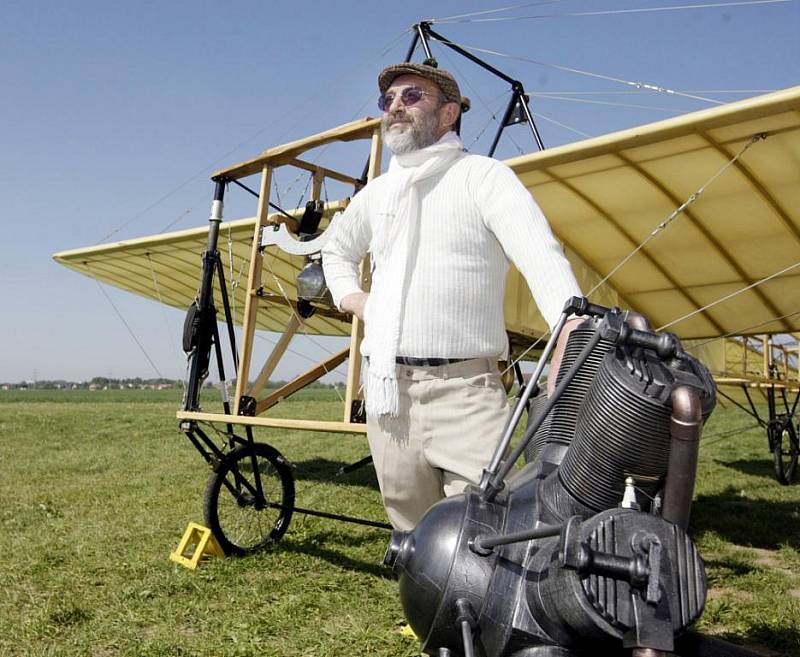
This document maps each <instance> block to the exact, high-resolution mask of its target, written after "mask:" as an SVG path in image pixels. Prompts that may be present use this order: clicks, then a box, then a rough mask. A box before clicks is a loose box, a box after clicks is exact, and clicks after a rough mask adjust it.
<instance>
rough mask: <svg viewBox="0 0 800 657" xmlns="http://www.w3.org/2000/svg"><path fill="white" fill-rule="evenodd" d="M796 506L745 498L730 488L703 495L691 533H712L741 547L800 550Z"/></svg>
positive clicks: (799, 520)
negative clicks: (781, 546) (783, 546)
mask: <svg viewBox="0 0 800 657" xmlns="http://www.w3.org/2000/svg"><path fill="white" fill-rule="evenodd" d="M798 508H799V507H798V504H797V503H796V502H774V501H770V500H758V499H750V498H747V497H743V496H742V495H741V494H740V491H739V490H738V489H737V488H734V487H733V486H728V488H726V489H725V490H724V491H722V492H721V493H718V494H716V495H700V496H698V497H697V499H696V500H695V502H694V504H693V505H692V518H691V531H692V533H694V534H698V533H700V532H703V531H713V532H715V533H717V534H719V535H720V536H721V537H723V538H724V539H726V540H728V541H731V542H732V543H736V544H738V545H749V546H752V547H758V548H766V549H770V550H776V549H778V548H779V547H780V545H781V544H783V543H788V544H789V545H791V546H793V547H800V517H799V516H798Z"/></svg>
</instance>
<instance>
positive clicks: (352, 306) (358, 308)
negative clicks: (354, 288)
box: [342, 292, 369, 322]
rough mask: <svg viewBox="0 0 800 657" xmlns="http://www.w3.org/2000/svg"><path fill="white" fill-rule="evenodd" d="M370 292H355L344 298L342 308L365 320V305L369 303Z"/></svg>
mask: <svg viewBox="0 0 800 657" xmlns="http://www.w3.org/2000/svg"><path fill="white" fill-rule="evenodd" d="M368 298H369V292H353V293H352V294H348V295H347V296H346V297H344V298H343V299H342V310H344V311H345V312H346V313H350V314H351V315H355V316H356V317H358V318H359V319H360V320H361V321H362V322H363V321H364V306H366V305H367V299H368Z"/></svg>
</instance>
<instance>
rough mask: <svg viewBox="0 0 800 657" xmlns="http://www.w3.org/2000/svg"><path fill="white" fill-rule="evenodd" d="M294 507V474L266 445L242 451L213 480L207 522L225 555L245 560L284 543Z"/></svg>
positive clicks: (206, 506)
mask: <svg viewBox="0 0 800 657" xmlns="http://www.w3.org/2000/svg"><path fill="white" fill-rule="evenodd" d="M293 508H294V476H293V475H292V470H291V468H290V467H289V464H288V463H287V462H286V460H285V459H284V458H283V456H281V454H280V452H278V451H277V450H276V449H275V448H274V447H271V446H270V445H267V444H265V443H253V444H252V447H251V446H250V445H241V446H239V447H236V448H235V449H234V450H233V451H231V452H230V453H229V454H228V455H227V456H226V457H225V458H224V459H223V460H222V461H221V462H220V463H219V465H218V466H217V468H216V470H215V471H214V472H213V473H212V475H211V476H210V477H209V479H208V484H207V486H206V494H205V503H204V512H205V520H206V524H207V525H208V527H209V528H210V529H211V531H212V532H213V534H214V536H215V537H216V539H217V541H218V542H219V544H220V546H221V547H222V549H223V550H224V551H225V554H228V555H236V556H242V555H245V554H249V553H251V552H255V551H257V550H260V549H262V548H264V547H266V546H267V545H269V544H271V543H274V542H276V541H278V540H280V539H281V537H282V536H283V535H284V534H285V533H286V530H287V528H288V527H289V522H290V521H291V519H292V512H293Z"/></svg>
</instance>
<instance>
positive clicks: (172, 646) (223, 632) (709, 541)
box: [0, 391, 800, 657]
mask: <svg viewBox="0 0 800 657" xmlns="http://www.w3.org/2000/svg"><path fill="white" fill-rule="evenodd" d="M179 394H180V393H179V392H177V391H161V392H155V391H141V392H139V391H102V392H89V391H69V392H67V391H52V392H48V391H26V392H13V391H2V392H0V474H1V476H2V479H0V530H1V533H0V585H2V589H1V590H0V655H2V656H3V657H6V656H9V657H11V656H18V655H19V656H26V657H38V656H45V655H47V656H59V657H60V656H62V655H65V656H67V655H69V656H71V655H89V656H92V657H110V656H117V655H119V656H130V657H133V656H136V657H173V656H175V657H188V656H203V657H205V656H214V657H217V656H224V657H228V656H230V657H234V656H238V657H245V656H256V655H258V656H266V657H268V656H281V657H284V656H308V657H311V656H320V657H322V656H324V657H327V656H334V655H336V656H338V655H341V656H345V655H347V656H350V655H370V656H372V655H376V656H381V657H383V656H385V657H389V656H391V657H403V656H406V655H417V654H418V651H417V646H416V644H415V643H414V642H412V641H410V640H409V639H407V638H404V637H403V636H401V635H400V633H399V628H400V626H401V624H402V622H403V614H402V610H401V608H400V604H399V600H398V596H397V593H396V583H395V582H394V580H393V579H392V577H391V576H390V574H389V572H387V570H386V569H384V568H383V566H381V565H380V562H381V560H382V556H383V552H384V549H385V546H386V541H387V538H388V535H387V532H385V531H383V530H379V529H371V528H365V527H358V526H353V525H345V524H342V523H335V522H331V521H329V520H324V519H316V518H296V519H294V520H293V521H292V525H291V527H290V528H289V532H288V533H287V535H286V537H285V538H284V540H283V541H282V542H281V543H280V545H279V546H278V547H277V548H276V549H271V550H268V551H266V552H264V553H261V554H258V555H256V556H252V557H248V558H244V559H215V560H213V561H211V562H209V563H208V564H205V565H203V566H201V567H200V568H199V569H198V570H196V571H189V570H186V569H184V568H182V567H180V566H176V565H175V564H173V563H172V562H170V561H169V558H168V557H169V553H170V552H171V551H172V550H173V549H175V547H176V546H177V544H178V541H179V539H180V537H181V535H182V533H183V530H184V529H185V527H186V525H187V523H188V522H189V521H192V520H194V521H199V522H202V520H203V518H202V496H203V490H204V487H205V481H206V478H207V475H208V470H207V468H206V466H205V465H204V462H203V461H202V459H201V458H200V456H199V455H198V454H197V453H196V452H195V451H194V448H193V447H192V446H191V445H190V444H189V442H188V441H187V440H186V438H185V437H184V436H183V435H182V434H181V433H180V432H179V431H178V428H177V422H176V420H175V419H174V411H175V409H176V407H177V406H178V404H179V401H180V400H179V398H178V396H179ZM280 408H281V414H283V415H285V416H286V417H306V416H308V415H313V416H314V417H318V418H323V417H328V418H336V417H338V415H339V413H340V405H339V402H338V399H337V397H336V396H335V394H334V393H333V392H331V391H309V392H308V393H304V394H300V395H297V396H296V397H295V398H292V400H289V401H287V402H286V403H284V404H282V405H281V407H280ZM752 424H753V421H752V420H751V419H749V418H748V417H747V416H745V415H744V414H743V413H741V412H740V411H718V412H716V413H715V415H714V416H713V417H712V419H711V421H710V422H709V425H708V426H707V427H706V432H705V438H704V442H703V445H702V448H701V461H700V466H699V477H698V486H697V501H696V504H695V505H694V508H693V517H692V526H691V533H692V535H693V536H694V538H695V540H696V541H697V542H698V545H699V547H700V550H701V553H702V554H703V556H704V558H705V561H706V566H707V570H708V575H709V581H710V586H711V587H712V589H711V594H710V599H709V602H708V604H707V606H706V611H705V614H704V616H703V618H702V620H701V623H700V628H701V629H703V630H704V631H707V632H711V633H714V634H716V635H721V636H724V637H725V638H727V639H729V640H732V641H736V642H738V643H745V644H748V645H751V646H755V647H758V649H759V650H761V651H763V653H764V654H765V655H800V485H794V486H790V487H783V486H779V485H778V484H777V483H776V481H775V480H774V478H773V476H772V464H771V459H770V455H769V454H768V452H767V449H766V438H765V436H764V434H763V431H761V430H759V429H755V428H753V429H752V430H746V431H743V430H744V429H746V428H747V427H749V426H751V425H752ZM257 438H258V439H259V440H263V441H267V442H270V443H272V444H273V445H274V446H276V447H277V448H278V449H279V450H281V451H282V452H283V453H284V455H285V456H286V457H287V458H288V459H289V460H290V461H292V463H293V464H294V466H295V474H296V477H297V482H296V485H297V491H298V499H297V503H298V504H299V505H302V506H310V507H315V508H320V509H325V510H329V511H337V512H342V513H349V514H353V515H360V516H364V517H369V518H372V519H375V520H383V519H384V516H383V511H382V507H381V505H380V499H379V495H378V493H377V488H376V484H375V482H374V478H373V477H372V475H371V472H368V471H362V472H360V473H356V474H354V475H349V476H348V477H347V478H346V479H344V481H343V482H337V483H332V482H330V481H328V476H329V474H328V473H331V472H332V471H334V470H335V469H336V468H337V467H339V466H340V465H343V464H345V463H349V462H352V461H355V460H357V459H358V458H360V457H361V456H364V455H365V454H366V449H367V448H366V441H365V439H363V438H357V437H350V436H341V435H327V434H312V433H303V432H290V431H268V430H264V431H261V432H259V433H258V434H257Z"/></svg>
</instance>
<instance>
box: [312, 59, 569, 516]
mask: <svg viewBox="0 0 800 657" xmlns="http://www.w3.org/2000/svg"><path fill="white" fill-rule="evenodd" d="M378 86H379V89H380V92H381V96H380V99H379V103H378V104H379V106H380V108H381V109H382V110H383V112H384V113H383V122H382V135H383V141H384V143H385V144H386V145H387V146H388V147H389V149H391V151H392V152H393V154H394V157H393V158H392V160H391V162H390V165H389V169H388V172H387V173H386V174H384V175H382V176H379V177H378V178H376V179H375V180H373V181H371V182H370V183H369V184H368V185H367V186H366V187H365V188H364V189H363V190H361V192H360V193H359V194H357V195H356V196H355V197H354V198H353V201H352V202H351V203H350V205H349V206H348V208H347V210H346V211H345V213H344V215H343V216H341V217H340V218H339V219H338V220H337V222H336V223H335V225H334V226H333V227H332V228H331V230H333V231H334V232H333V234H332V235H331V238H330V240H329V242H328V244H327V245H326V247H325V248H324V249H323V266H324V269H325V277H326V280H327V283H328V286H329V288H330V290H331V293H332V295H333V299H334V301H335V303H336V305H337V306H338V307H339V308H340V309H341V310H343V311H345V312H348V313H352V314H353V315H355V316H356V317H358V318H359V319H361V320H363V321H364V331H365V336H364V341H363V343H362V347H361V351H362V355H363V356H365V381H364V382H365V398H366V404H367V437H368V440H369V445H370V450H371V452H372V456H373V462H374V465H375V471H376V473H377V476H378V482H379V484H380V488H381V493H382V495H383V500H384V505H385V506H386V511H387V514H388V516H389V519H390V521H391V523H392V525H394V527H395V528H396V529H403V530H407V529H411V528H413V527H414V525H415V524H416V523H417V521H418V520H419V519H420V518H421V517H422V515H423V514H424V513H425V511H426V510H427V509H428V507H429V506H430V505H431V504H433V503H434V502H436V501H437V500H439V499H441V498H442V497H443V496H446V495H454V494H456V493H459V492H461V491H462V490H463V489H464V487H465V486H466V485H467V484H469V483H477V482H478V481H479V479H480V476H481V473H482V471H483V469H484V468H486V467H487V465H488V464H489V461H490V460H491V456H492V454H493V452H494V450H495V447H496V445H497V444H498V442H499V440H500V438H501V434H502V431H503V427H504V425H505V422H506V419H507V417H508V404H507V400H506V395H505V390H504V389H503V386H502V384H501V381H500V376H499V373H498V371H497V360H498V358H500V357H501V356H503V355H504V354H505V352H506V350H507V344H508V343H507V337H506V333H505V323H504V319H503V296H504V287H505V278H506V272H507V269H508V260H509V258H510V259H511V260H512V261H513V262H514V264H515V265H516V266H517V268H518V269H519V270H520V271H521V272H522V274H523V275H524V276H525V278H526V280H527V282H528V285H529V286H530V288H531V291H532V292H533V295H534V299H535V300H536V303H537V305H538V307H539V309H540V311H541V313H542V315H543V316H544V317H545V319H546V320H547V322H548V323H549V325H550V326H551V327H552V326H553V325H554V324H555V322H556V321H557V319H558V316H559V315H560V312H561V310H562V308H563V306H564V303H565V302H566V300H567V299H568V298H569V297H571V296H574V295H580V290H579V287H578V284H577V282H576V281H575V277H574V276H573V274H572V270H571V269H570V267H569V264H568V262H567V260H566V259H565V258H564V255H563V253H562V250H561V247H560V245H559V244H558V242H557V241H556V239H555V238H554V237H553V234H552V232H551V231H550V228H549V226H548V224H547V220H546V219H545V218H544V215H543V214H542V212H541V211H540V210H539V208H538V207H537V206H536V203H535V202H534V201H533V199H532V198H531V195H530V194H529V193H528V191H527V190H526V189H525V188H524V187H523V186H522V184H521V183H520V182H519V180H518V179H517V177H516V175H515V174H514V173H513V172H512V171H511V170H510V169H509V168H508V167H507V166H505V165H503V164H501V163H500V162H498V161H496V160H493V159H490V158H487V157H482V156H478V155H468V154H466V153H465V152H464V146H463V144H462V143H461V140H460V139H459V138H458V136H457V135H456V134H455V132H454V127H455V125H456V123H457V121H458V117H459V115H460V111H461V100H462V99H461V92H460V91H459V88H458V84H457V83H456V81H455V79H454V78H453V76H452V75H451V74H450V73H448V72H447V71H443V70H439V69H437V68H433V67H431V66H426V65H424V64H399V65H396V66H389V67H388V68H386V69H384V71H382V72H381V74H380V76H379V77H378ZM367 253H369V254H370V256H371V263H372V268H373V272H372V286H371V291H370V293H367V292H364V291H363V290H362V289H361V286H360V279H359V274H358V266H359V263H360V262H361V260H362V259H363V257H364V256H365V255H366V254H367ZM560 347H561V350H563V340H562V341H561V344H560ZM559 353H560V350H559ZM552 378H555V377H552Z"/></svg>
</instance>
